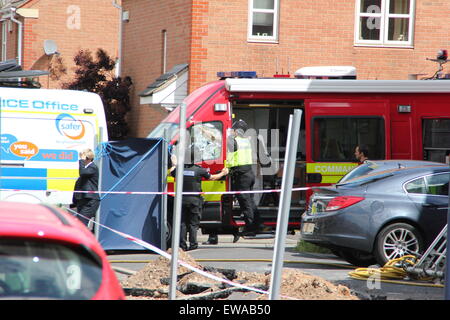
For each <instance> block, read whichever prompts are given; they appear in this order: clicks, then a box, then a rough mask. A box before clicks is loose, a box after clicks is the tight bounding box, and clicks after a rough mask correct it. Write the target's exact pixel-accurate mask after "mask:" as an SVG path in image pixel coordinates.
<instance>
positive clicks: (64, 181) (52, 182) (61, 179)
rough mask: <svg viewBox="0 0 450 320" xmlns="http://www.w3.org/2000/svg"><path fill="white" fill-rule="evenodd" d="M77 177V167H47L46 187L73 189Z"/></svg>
mask: <svg viewBox="0 0 450 320" xmlns="http://www.w3.org/2000/svg"><path fill="white" fill-rule="evenodd" d="M78 177H79V171H78V169H47V189H49V190H60V191H73V188H74V187H75V181H77V179H78ZM51 178H58V179H51Z"/></svg>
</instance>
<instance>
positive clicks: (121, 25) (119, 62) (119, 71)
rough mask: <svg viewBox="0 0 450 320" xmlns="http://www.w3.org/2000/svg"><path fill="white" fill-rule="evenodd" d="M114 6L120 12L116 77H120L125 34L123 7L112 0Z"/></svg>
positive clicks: (115, 0)
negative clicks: (123, 35) (123, 36)
mask: <svg viewBox="0 0 450 320" xmlns="http://www.w3.org/2000/svg"><path fill="white" fill-rule="evenodd" d="M112 5H113V6H114V7H115V8H117V9H119V10H120V14H119V49H118V51H119V53H118V58H117V63H116V76H117V77H120V76H121V74H122V33H123V31H122V30H123V21H122V20H123V19H122V17H123V7H122V6H121V5H119V4H118V3H117V0H112Z"/></svg>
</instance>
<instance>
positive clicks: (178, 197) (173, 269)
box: [169, 103, 186, 300]
mask: <svg viewBox="0 0 450 320" xmlns="http://www.w3.org/2000/svg"><path fill="white" fill-rule="evenodd" d="M179 130H180V131H179V132H180V140H179V141H178V150H177V151H178V152H177V153H178V154H177V169H176V170H177V174H176V176H175V182H176V187H175V207H174V212H173V233H172V259H171V261H170V288H169V299H171V300H175V299H176V290H177V269H178V268H177V267H178V248H179V246H180V225H181V201H182V196H183V194H182V193H183V173H184V153H185V152H184V151H185V149H186V104H185V103H182V104H181V105H180V128H179Z"/></svg>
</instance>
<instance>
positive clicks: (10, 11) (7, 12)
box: [0, 8, 23, 66]
mask: <svg viewBox="0 0 450 320" xmlns="http://www.w3.org/2000/svg"><path fill="white" fill-rule="evenodd" d="M0 15H2V17H1V20H0V21H2V22H3V21H6V20H8V19H11V21H12V22H14V23H16V24H17V26H18V34H17V64H18V65H19V66H22V51H23V22H22V21H20V20H17V19H16V18H15V15H16V8H5V9H1V10H0Z"/></svg>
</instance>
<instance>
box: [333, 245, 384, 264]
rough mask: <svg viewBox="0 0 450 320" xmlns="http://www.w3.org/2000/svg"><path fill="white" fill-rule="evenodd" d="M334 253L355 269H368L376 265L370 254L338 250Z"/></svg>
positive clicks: (351, 250) (353, 250)
mask: <svg viewBox="0 0 450 320" xmlns="http://www.w3.org/2000/svg"><path fill="white" fill-rule="evenodd" d="M336 253H337V255H338V256H339V257H341V258H342V259H344V260H345V261H347V262H349V263H351V264H352V265H354V266H356V267H368V266H370V265H373V264H375V263H376V260H375V257H374V256H373V255H372V254H370V253H366V252H363V251H359V250H355V249H340V250H338V251H337V252H336Z"/></svg>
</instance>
